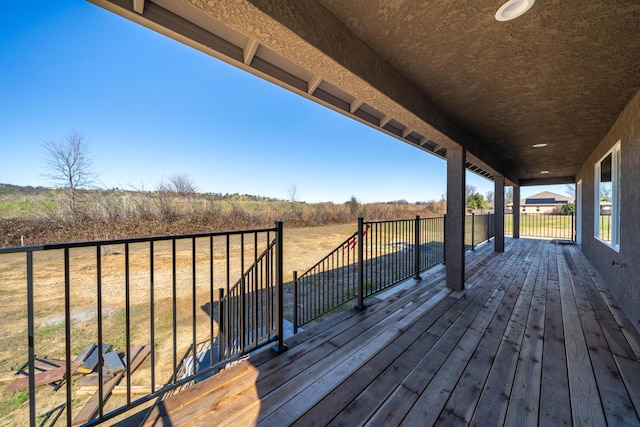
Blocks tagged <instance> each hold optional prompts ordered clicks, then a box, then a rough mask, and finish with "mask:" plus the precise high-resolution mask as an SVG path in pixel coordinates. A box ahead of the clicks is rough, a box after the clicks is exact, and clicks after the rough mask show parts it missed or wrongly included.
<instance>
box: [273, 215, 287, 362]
mask: <svg viewBox="0 0 640 427" xmlns="http://www.w3.org/2000/svg"><path fill="white" fill-rule="evenodd" d="M282 228H283V227H282V221H276V230H277V231H276V234H277V235H276V293H277V298H278V301H277V303H276V304H277V307H276V331H277V334H278V341H276V344H275V345H274V346H273V347H272V348H273V350H274V351H275V352H276V353H278V354H280V353H284V352H285V351H287V350H288V347H287V346H286V345H285V344H284V289H283V286H284V284H283V282H282V279H283V278H282V276H283V271H284V270H283V261H282V252H283V251H282V243H283V238H282Z"/></svg>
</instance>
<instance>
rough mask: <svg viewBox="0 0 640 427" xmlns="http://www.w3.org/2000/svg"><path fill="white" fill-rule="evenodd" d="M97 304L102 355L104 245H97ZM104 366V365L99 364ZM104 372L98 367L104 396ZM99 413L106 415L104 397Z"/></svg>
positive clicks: (99, 343)
mask: <svg viewBox="0 0 640 427" xmlns="http://www.w3.org/2000/svg"><path fill="white" fill-rule="evenodd" d="M96 288H97V289H96V294H97V295H96V297H97V300H96V305H97V311H98V313H97V317H98V319H97V320H98V321H97V323H98V350H99V351H98V353H99V354H100V356H101V355H102V351H101V350H102V344H103V335H102V246H101V245H96ZM98 360H99V359H98ZM98 366H102V365H100V364H99V365H98ZM103 387H104V385H103V373H102V369H98V395H99V396H102V395H103V394H102V389H103ZM98 415H99V417H100V418H102V417H103V416H104V402H103V401H102V399H100V400H99V401H98Z"/></svg>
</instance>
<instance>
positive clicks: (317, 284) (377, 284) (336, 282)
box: [293, 216, 444, 332]
mask: <svg viewBox="0 0 640 427" xmlns="http://www.w3.org/2000/svg"><path fill="white" fill-rule="evenodd" d="M443 260H444V218H443V217H438V218H420V217H419V216H418V217H416V218H415V219H406V220H394V221H368V222H365V221H364V220H363V219H362V218H359V219H358V231H356V232H355V233H354V234H353V235H352V236H350V237H349V238H348V239H347V240H345V241H344V242H343V243H341V244H340V245H339V246H338V247H337V248H336V249H334V250H333V251H332V252H331V253H329V254H328V255H327V256H326V257H324V258H323V259H322V260H320V261H319V262H318V263H317V264H316V265H314V266H313V267H312V268H310V269H309V270H308V271H307V272H305V273H304V274H302V275H300V276H298V274H297V272H295V271H294V281H293V282H294V283H293V295H294V302H293V306H294V308H293V319H294V322H293V323H294V332H297V330H298V328H299V327H300V326H303V325H306V324H308V323H310V322H312V321H314V320H317V319H319V318H321V317H322V316H324V315H326V314H327V313H330V312H333V311H336V310H340V309H341V308H343V306H345V304H347V303H349V302H351V301H354V300H356V299H357V305H356V308H357V309H362V308H364V299H365V298H367V297H369V296H372V295H374V294H376V293H378V292H380V291H382V290H384V289H387V288H389V287H390V286H393V285H394V284H396V283H398V282H401V281H403V280H405V279H407V278H410V277H416V278H419V277H420V272H421V271H424V270H426V269H427V268H430V267H432V266H434V265H436V264H439V263H441V262H442V261H443Z"/></svg>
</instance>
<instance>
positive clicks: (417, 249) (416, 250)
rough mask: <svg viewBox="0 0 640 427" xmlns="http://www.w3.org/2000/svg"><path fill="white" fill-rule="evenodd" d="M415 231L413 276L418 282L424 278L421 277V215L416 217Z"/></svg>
mask: <svg viewBox="0 0 640 427" xmlns="http://www.w3.org/2000/svg"><path fill="white" fill-rule="evenodd" d="M413 229H414V231H415V239H414V240H415V241H414V244H413V247H414V251H413V253H414V255H415V258H414V261H415V264H414V265H415V267H414V270H415V273H416V274H415V276H413V278H414V279H416V280H422V277H420V250H421V248H420V215H416V223H415V226H414V227H413Z"/></svg>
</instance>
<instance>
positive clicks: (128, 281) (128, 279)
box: [98, 242, 131, 406]
mask: <svg viewBox="0 0 640 427" xmlns="http://www.w3.org/2000/svg"><path fill="white" fill-rule="evenodd" d="M129 269H130V263H129V242H127V243H125V244H124V277H125V279H124V288H125V290H124V297H125V341H126V344H125V347H126V349H127V350H126V352H127V353H126V359H127V366H126V372H127V374H126V376H127V406H129V405H131V275H130V274H129V273H130V271H129ZM103 365H104V362H103V360H102V348H101V347H100V348H98V369H100V370H101V369H102V366H103ZM100 396H101V397H100V400H101V401H102V395H100Z"/></svg>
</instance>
